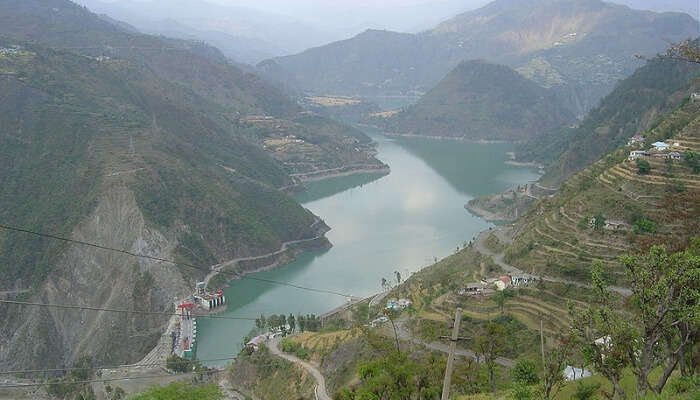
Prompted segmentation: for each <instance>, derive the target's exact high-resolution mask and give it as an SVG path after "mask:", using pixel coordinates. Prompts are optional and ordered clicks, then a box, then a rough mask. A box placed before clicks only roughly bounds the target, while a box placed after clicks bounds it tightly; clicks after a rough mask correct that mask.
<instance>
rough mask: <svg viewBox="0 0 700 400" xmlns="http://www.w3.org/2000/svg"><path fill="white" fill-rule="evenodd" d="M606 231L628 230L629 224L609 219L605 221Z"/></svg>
mask: <svg viewBox="0 0 700 400" xmlns="http://www.w3.org/2000/svg"><path fill="white" fill-rule="evenodd" d="M605 230H606V231H628V230H629V226H628V225H627V224H626V223H625V222H623V221H616V220H613V219H611V220H607V221H605Z"/></svg>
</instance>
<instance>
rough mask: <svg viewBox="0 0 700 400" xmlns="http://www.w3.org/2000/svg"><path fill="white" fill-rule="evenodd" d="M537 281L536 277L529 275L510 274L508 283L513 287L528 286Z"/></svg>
mask: <svg viewBox="0 0 700 400" xmlns="http://www.w3.org/2000/svg"><path fill="white" fill-rule="evenodd" d="M536 280H537V278H536V277H534V276H532V275H530V274H512V275H511V276H510V281H511V283H512V285H513V286H528V285H530V284H531V283H533V282H535V281H536Z"/></svg>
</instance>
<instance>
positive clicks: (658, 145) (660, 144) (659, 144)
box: [652, 142, 671, 151]
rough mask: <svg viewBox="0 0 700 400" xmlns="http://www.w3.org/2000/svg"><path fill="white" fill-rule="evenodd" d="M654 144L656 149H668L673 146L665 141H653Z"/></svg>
mask: <svg viewBox="0 0 700 400" xmlns="http://www.w3.org/2000/svg"><path fill="white" fill-rule="evenodd" d="M652 146H654V150H656V151H666V150H668V148H669V147H671V145H670V144H668V143H664V142H656V143H653V144H652Z"/></svg>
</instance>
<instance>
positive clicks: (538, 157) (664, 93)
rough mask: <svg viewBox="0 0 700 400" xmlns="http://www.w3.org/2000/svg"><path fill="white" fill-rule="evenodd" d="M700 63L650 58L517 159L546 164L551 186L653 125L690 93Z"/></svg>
mask: <svg viewBox="0 0 700 400" xmlns="http://www.w3.org/2000/svg"><path fill="white" fill-rule="evenodd" d="M698 77H700V66H698V65H696V64H693V63H688V62H683V61H675V60H668V59H654V60H651V61H649V62H648V63H647V64H646V65H645V66H643V67H642V68H640V69H639V70H637V71H636V72H635V73H634V74H633V75H632V76H630V77H629V78H627V79H625V80H624V81H622V82H620V83H619V84H618V85H617V86H616V88H615V90H614V91H613V92H612V93H610V94H609V95H608V96H606V97H605V98H604V99H603V100H602V101H601V103H600V105H599V106H598V107H596V108H595V109H594V110H592V111H591V112H590V113H589V115H587V116H586V118H585V119H584V120H583V121H582V122H581V123H580V124H579V125H578V126H577V127H575V128H573V129H571V128H564V129H560V130H555V131H552V132H549V133H547V134H545V135H542V136H539V137H537V138H534V139H533V140H531V141H529V142H527V143H524V144H522V145H521V146H519V148H518V149H517V150H516V153H517V157H518V159H519V160H522V161H535V162H538V163H542V164H551V165H550V166H549V168H548V171H547V174H546V175H545V176H544V177H543V179H542V181H543V182H544V183H545V184H549V185H556V184H558V183H560V182H562V181H563V180H564V179H566V178H567V177H569V176H570V175H571V174H573V173H575V172H577V171H580V170H581V169H583V168H585V167H586V166H588V165H590V164H591V163H593V162H595V161H596V160H598V158H600V157H601V156H602V155H603V154H606V153H608V152H610V151H612V150H614V149H616V148H617V147H619V146H620V145H622V144H624V143H626V142H627V140H628V139H629V138H631V137H632V136H634V135H637V134H641V133H643V132H645V131H646V130H648V129H650V128H652V127H654V126H655V125H656V124H658V123H659V121H661V120H662V119H663V118H664V116H665V115H666V114H667V113H668V112H670V111H672V110H673V109H674V108H675V107H677V106H678V105H679V104H680V103H681V102H682V101H683V99H684V98H685V97H687V96H689V95H690V93H691V92H692V90H693V89H692V88H693V87H694V86H693V82H694V80H695V79H697V78H698Z"/></svg>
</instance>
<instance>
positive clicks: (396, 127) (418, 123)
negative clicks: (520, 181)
mask: <svg viewBox="0 0 700 400" xmlns="http://www.w3.org/2000/svg"><path fill="white" fill-rule="evenodd" d="M571 120H573V115H572V114H571V113H569V112H568V111H567V110H566V109H564V107H562V106H561V104H560V102H559V100H558V99H557V98H556V96H554V95H553V94H552V93H551V92H549V91H548V90H547V89H544V88H542V87H540V86H538V85H537V84H536V83H534V82H532V81H529V80H527V79H525V78H523V77H522V76H520V75H519V74H518V73H517V72H515V71H513V70H512V69H510V68H508V67H505V66H500V65H495V64H490V63H487V62H483V61H469V62H463V63H461V64H460V65H459V66H457V68H455V69H454V70H453V71H452V72H450V73H449V74H448V75H447V77H445V79H443V80H442V81H441V82H440V83H439V84H438V85H437V86H436V87H435V88H433V89H431V90H430V91H429V92H428V93H427V94H426V95H425V96H423V97H422V98H421V99H420V101H419V102H418V103H417V104H416V105H414V106H411V107H409V108H408V109H407V110H405V111H403V112H401V113H399V114H396V115H394V116H392V117H389V118H388V119H387V121H386V126H387V127H388V129H389V131H390V132H394V133H399V134H418V135H426V136H446V137H461V138H468V139H490V140H519V139H525V138H531V137H533V136H536V135H537V134H539V133H542V132H546V131H549V130H552V129H554V128H557V127H559V126H560V125H562V124H564V123H566V122H569V121H571Z"/></svg>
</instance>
